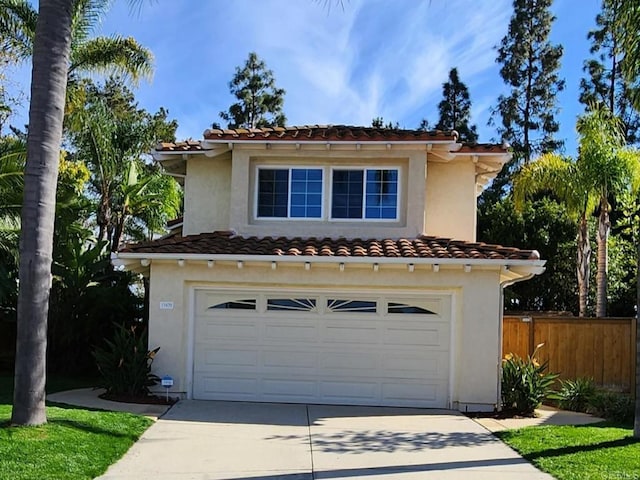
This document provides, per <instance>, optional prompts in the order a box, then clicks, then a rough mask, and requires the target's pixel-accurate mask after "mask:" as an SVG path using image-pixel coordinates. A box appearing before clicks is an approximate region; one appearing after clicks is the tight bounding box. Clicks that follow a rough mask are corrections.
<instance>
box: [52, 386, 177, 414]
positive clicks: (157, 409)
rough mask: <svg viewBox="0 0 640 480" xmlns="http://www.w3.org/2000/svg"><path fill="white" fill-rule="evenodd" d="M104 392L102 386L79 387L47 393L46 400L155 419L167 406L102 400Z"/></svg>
mask: <svg viewBox="0 0 640 480" xmlns="http://www.w3.org/2000/svg"><path fill="white" fill-rule="evenodd" d="M102 393H104V389H102V388H79V389H76V390H67V391H65V392H58V393H52V394H51V395H47V400H48V401H50V402H55V403H65V404H67V405H75V406H76V407H84V408H89V409H99V410H110V411H112V412H128V413H135V414H137V415H144V416H147V417H151V418H153V419H157V418H158V417H159V416H161V415H162V414H164V413H165V412H166V411H167V410H169V407H168V406H167V405H147V404H139V403H122V402H111V401H109V400H103V399H102V398H100V397H99V395H101V394H102Z"/></svg>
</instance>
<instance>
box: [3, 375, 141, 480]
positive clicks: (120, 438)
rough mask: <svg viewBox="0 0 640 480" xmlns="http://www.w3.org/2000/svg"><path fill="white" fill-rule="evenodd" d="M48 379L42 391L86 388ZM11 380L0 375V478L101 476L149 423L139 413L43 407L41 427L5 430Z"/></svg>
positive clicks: (17, 479) (7, 418)
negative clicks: (43, 413)
mask: <svg viewBox="0 0 640 480" xmlns="http://www.w3.org/2000/svg"><path fill="white" fill-rule="evenodd" d="M86 384H87V380H80V381H76V380H73V379H65V378H62V379H51V381H49V382H48V384H47V391H48V392H49V393H51V392H53V391H59V390H65V389H69V388H80V387H82V386H86ZM12 389H13V385H12V379H11V377H9V376H0V480H9V479H11V480H14V479H15V480H22V479H24V480H27V479H29V480H31V479H35V478H37V479H51V480H54V479H56V480H58V479H61V480H62V479H65V480H66V479H74V480H75V479H92V478H95V477H96V476H98V475H100V474H102V473H104V472H105V470H106V469H107V467H108V466H109V465H111V464H112V463H114V462H115V461H116V460H117V459H119V458H120V457H121V456H122V455H123V454H124V453H125V452H126V451H127V450H128V449H129V447H131V445H133V443H134V442H135V441H136V440H137V439H138V438H139V437H140V435H141V434H142V433H143V432H144V431H145V430H146V429H147V428H148V427H149V426H150V425H151V424H152V423H153V422H152V420H150V419H148V418H146V417H141V416H139V415H130V414H127V413H119V412H102V411H89V410H83V409H77V408H65V407H63V406H48V407H47V417H48V423H47V424H46V425H44V426H41V427H10V426H9V420H10V418H11V395H12V394H11V391H12Z"/></svg>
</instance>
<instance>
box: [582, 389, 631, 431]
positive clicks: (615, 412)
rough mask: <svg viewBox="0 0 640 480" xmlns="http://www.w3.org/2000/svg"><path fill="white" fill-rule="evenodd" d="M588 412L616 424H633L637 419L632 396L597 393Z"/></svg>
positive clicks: (590, 403)
mask: <svg viewBox="0 0 640 480" xmlns="http://www.w3.org/2000/svg"><path fill="white" fill-rule="evenodd" d="M587 412H589V413H591V414H593V415H596V416H598V417H602V418H606V419H607V420H613V421H614V422H620V423H625V424H632V423H633V420H634V417H635V402H634V400H633V398H632V397H631V395H625V394H623V393H615V392H597V393H595V394H594V395H593V397H592V398H591V400H590V402H589V406H588V407H587Z"/></svg>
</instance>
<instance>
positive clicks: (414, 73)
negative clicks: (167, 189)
mask: <svg viewBox="0 0 640 480" xmlns="http://www.w3.org/2000/svg"><path fill="white" fill-rule="evenodd" d="M327 1H328V2H329V3H328V4H325V2H324V0H316V1H314V0H234V1H221V0H207V1H199V2H196V1H193V0H191V1H187V0H156V1H148V2H146V1H143V2H140V3H141V6H140V8H139V11H138V9H136V10H135V11H133V12H132V11H131V8H130V6H129V5H130V3H129V2H127V1H124V0H118V1H117V2H116V3H115V5H114V7H113V9H112V10H111V11H110V13H109V14H108V15H107V17H106V18H105V19H104V21H103V24H102V27H101V28H100V30H99V32H97V33H100V34H103V35H111V34H114V33H119V34H121V35H124V36H133V37H135V38H136V39H137V40H138V41H139V42H140V43H141V44H143V45H145V46H146V47H148V48H149V49H151V50H152V51H153V53H154V56H155V73H154V77H153V79H152V81H151V82H148V83H147V82H143V83H141V84H140V85H139V87H138V88H137V90H136V96H137V98H138V100H139V102H140V105H141V106H142V107H144V108H146V109H148V110H152V111H155V110H157V109H158V108H159V107H161V106H164V107H166V108H168V110H169V113H170V116H171V117H172V118H176V119H177V120H178V123H179V129H178V138H180V139H183V138H201V136H202V132H203V131H204V130H205V129H206V128H208V127H209V126H210V124H211V123H212V122H214V121H215V122H221V120H220V118H219V117H218V113H219V112H220V111H221V110H225V109H226V108H227V107H228V106H229V105H230V104H231V103H232V102H233V98H232V97H231V95H230V94H229V90H228V85H227V84H228V82H229V80H230V79H231V77H232V76H233V73H234V69H235V67H236V66H239V65H241V64H242V63H243V62H244V61H245V60H246V58H247V56H248V53H249V52H251V51H255V52H256V53H257V54H258V55H259V56H260V57H261V58H262V59H264V60H265V62H266V63H267V66H268V67H269V68H270V69H271V70H273V72H274V75H275V78H276V83H277V85H278V86H280V87H282V88H284V89H285V90H286V92H287V94H286V97H285V113H286V115H287V119H288V124H290V125H303V124H351V125H369V124H370V123H371V119H372V118H374V117H377V116H382V117H384V119H385V120H387V121H394V122H396V121H397V122H399V123H400V125H401V127H404V128H415V127H417V126H418V124H419V123H420V120H421V119H422V118H427V119H428V120H430V121H431V122H434V121H436V120H437V116H438V114H437V104H438V102H439V101H440V98H441V92H442V83H443V82H444V81H446V78H447V75H448V72H449V70H450V69H451V68H452V67H457V68H458V71H459V73H460V77H461V79H462V81H464V82H465V83H466V84H467V86H468V87H469V91H470V94H471V99H472V102H473V108H472V114H473V121H474V122H475V123H476V124H477V126H478V130H479V133H480V141H491V140H492V139H493V140H495V136H496V134H495V130H494V128H493V127H489V126H487V121H488V119H489V116H490V108H491V107H492V106H493V105H495V103H496V99H497V97H498V95H499V94H500V93H502V92H505V91H506V90H505V88H504V85H503V83H502V80H501V79H500V77H499V74H498V65H497V64H496V63H495V57H496V51H495V48H494V47H495V46H496V45H497V44H498V43H499V42H500V39H501V38H502V37H503V36H504V35H505V33H506V31H507V27H508V22H509V18H510V16H511V8H512V7H511V0H446V1H443V0H393V1H389V0H344V2H343V8H341V7H339V6H337V5H336V4H335V2H332V1H331V0H327ZM578 4H579V7H580V8H576V6H577V5H578ZM327 5H328V6H330V8H328V6H327ZM599 8H600V0H580V2H576V0H556V1H555V2H554V5H553V13H554V14H555V15H556V17H557V20H556V22H555V23H554V26H553V31H552V41H553V42H556V43H561V44H562V45H563V46H564V56H563V58H562V71H561V75H562V77H563V78H565V80H566V89H565V91H564V92H562V93H561V94H560V96H559V106H560V109H561V114H560V116H559V120H560V122H561V131H560V135H559V136H560V137H561V138H563V139H564V140H565V141H566V142H567V143H566V153H568V154H574V153H575V137H576V134H575V130H574V126H575V119H576V117H577V115H579V114H580V113H581V112H582V106H581V105H580V104H579V103H578V101H577V98H578V85H579V82H580V78H582V76H583V72H582V64H583V61H584V60H585V59H586V58H588V57H589V44H588V42H587V40H586V35H587V32H588V31H589V30H590V29H592V28H593V27H594V25H595V15H596V14H597V12H598V10H599ZM28 70H29V69H28V68H26V67H25V68H24V69H22V70H18V71H17V72H16V77H15V79H16V81H17V82H18V83H20V84H22V85H23V88H24V90H25V91H28V81H29V78H28V74H29V72H28ZM25 112H26V108H25V109H24V112H21V113H19V114H18V115H17V116H16V117H15V118H14V119H13V121H12V123H14V124H16V125H22V124H24V123H26V113H25Z"/></svg>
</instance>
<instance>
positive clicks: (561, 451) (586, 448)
mask: <svg viewBox="0 0 640 480" xmlns="http://www.w3.org/2000/svg"><path fill="white" fill-rule="evenodd" d="M589 426H591V427H593V426H597V427H611V426H612V425H611V424H610V423H608V422H602V423H601V424H596V425H578V426H576V428H584V427H589ZM495 435H496V436H497V437H498V438H500V439H503V438H505V439H506V438H508V436H509V432H508V431H505V432H496V433H495ZM638 443H640V439H637V438H633V437H632V436H627V437H624V438H620V439H618V440H607V441H605V442H598V443H592V444H588V445H572V446H568V447H560V448H549V449H546V450H539V451H537V452H531V453H527V454H524V453H523V454H522V456H523V457H525V458H526V459H527V460H537V459H538V458H544V457H547V458H548V457H562V456H564V455H572V454H574V453H585V452H593V451H596V450H603V449H607V448H618V447H626V446H628V445H634V444H638Z"/></svg>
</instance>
